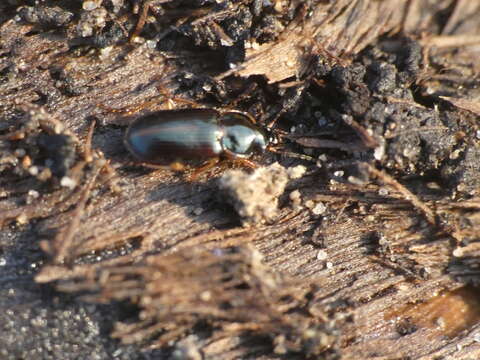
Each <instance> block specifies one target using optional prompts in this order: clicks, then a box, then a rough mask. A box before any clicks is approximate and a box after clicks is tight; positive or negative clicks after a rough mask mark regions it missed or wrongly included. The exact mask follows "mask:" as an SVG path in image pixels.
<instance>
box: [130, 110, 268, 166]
mask: <svg viewBox="0 0 480 360" xmlns="http://www.w3.org/2000/svg"><path fill="white" fill-rule="evenodd" d="M270 141H272V138H271V136H270V134H269V132H267V131H266V130H264V129H263V128H261V127H259V126H257V125H256V124H254V122H253V119H252V118H251V117H250V116H248V115H247V114H244V113H242V112H237V111H225V112H222V111H219V110H215V109H182V110H164V111H159V112H155V113H152V114H149V115H147V116H144V117H141V118H138V119H136V120H135V121H133V122H132V123H131V124H130V126H129V127H128V130H127V132H126V134H125V138H124V142H125V145H126V147H127V148H128V150H129V151H130V152H131V153H132V154H133V156H134V157H135V158H137V160H139V161H141V162H143V163H146V164H152V165H157V164H158V165H160V164H166V163H169V162H171V161H176V160H211V159H218V160H223V159H228V160H234V161H235V160H240V161H248V160H242V159H247V158H249V157H250V156H252V155H254V154H261V153H263V152H264V151H265V150H266V148H267V146H268V145H269V144H270Z"/></svg>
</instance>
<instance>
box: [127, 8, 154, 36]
mask: <svg viewBox="0 0 480 360" xmlns="http://www.w3.org/2000/svg"><path fill="white" fill-rule="evenodd" d="M150 2H151V0H145V1H144V2H143V4H142V7H141V9H140V15H139V17H138V21H137V25H136V26H135V30H133V32H132V35H131V36H130V39H129V41H130V42H134V41H135V38H136V37H137V36H138V35H139V34H140V32H141V31H142V29H143V27H144V26H145V22H146V20H147V15H148V10H149V9H150V5H151V4H150Z"/></svg>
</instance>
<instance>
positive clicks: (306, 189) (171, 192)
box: [0, 0, 480, 360]
mask: <svg viewBox="0 0 480 360" xmlns="http://www.w3.org/2000/svg"><path fill="white" fill-rule="evenodd" d="M167 3H168V2H167ZM273 3H275V4H277V3H282V2H281V1H274V2H273ZM433 3H434V4H433ZM433 3H432V2H427V1H404V2H399V1H392V0H386V1H373V0H370V1H368V0H364V1H361V0H357V1H336V2H317V3H315V2H314V4H313V5H311V6H310V7H308V8H305V9H306V10H302V7H301V6H300V10H298V12H297V15H296V16H295V17H294V18H293V20H292V21H291V22H290V23H289V24H288V25H287V26H286V27H285V29H284V30H283V31H282V32H281V33H280V36H279V37H278V39H277V40H276V41H271V42H266V43H264V44H260V45H258V44H257V45H258V46H257V45H253V46H251V47H250V49H247V52H246V58H245V61H244V62H243V63H241V64H238V65H237V66H236V67H235V68H232V69H231V70H228V71H221V72H217V73H216V74H215V73H214V72H209V70H208V68H209V67H210V66H212V67H214V65H210V63H209V62H212V63H214V61H212V60H211V59H210V57H209V55H208V53H202V52H201V51H198V52H193V51H187V50H185V51H184V52H178V53H175V54H174V53H173V52H172V53H167V52H164V53H160V52H158V51H157V50H156V49H155V48H152V47H150V46H149V43H148V42H145V43H143V44H140V43H123V44H120V45H115V46H110V47H104V48H99V49H95V51H93V50H92V51H91V52H89V51H88V50H82V49H80V50H78V51H77V50H75V49H72V48H73V46H72V43H71V41H72V39H73V38H74V36H73V35H72V32H73V30H72V28H70V27H69V28H67V29H66V30H65V32H64V33H60V34H59V33H55V32H49V31H42V30H37V29H36V28H35V26H34V25H31V24H25V23H21V22H17V21H15V19H13V17H12V18H11V19H4V20H3V23H2V24H1V25H0V46H1V53H0V72H2V73H10V74H11V75H9V77H5V76H4V77H3V78H2V81H1V83H0V107H1V108H0V116H1V117H2V118H4V119H5V120H4V124H5V125H2V128H1V134H0V141H1V142H4V143H5V144H7V143H8V144H18V142H19V141H20V142H22V141H25V143H24V144H23V143H22V144H23V145H22V146H24V147H26V146H27V153H28V154H29V150H28V149H29V148H28V146H30V145H31V146H32V147H34V146H35V145H34V143H31V144H30V143H28V141H27V140H24V139H29V138H32V139H33V138H36V137H37V136H38V134H41V133H47V134H50V135H52V134H64V135H67V136H68V137H70V138H71V139H73V140H72V141H73V144H74V145H72V148H73V149H74V153H75V156H74V157H75V162H74V165H73V166H71V168H70V169H69V170H68V172H67V174H66V175H65V176H57V175H55V174H53V175H52V174H50V176H49V175H48V174H45V177H46V178H47V180H42V178H41V174H40V175H39V174H36V173H33V172H32V171H33V170H32V166H33V165H32V164H30V163H29V161H32V159H33V162H34V165H35V158H34V156H33V155H30V156H29V155H24V154H23V153H22V152H21V151H18V148H15V146H16V145H11V146H10V145H8V146H10V147H8V146H7V148H8V149H11V152H10V153H9V152H8V151H5V152H4V153H3V154H2V155H1V162H0V166H2V175H1V178H0V194H1V196H0V224H2V226H3V227H4V228H7V227H9V226H11V224H17V225H18V229H19V230H18V231H19V232H21V231H22V230H21V229H22V226H28V225H29V224H34V232H35V241H36V243H38V244H40V245H39V246H40V247H41V249H42V251H44V252H45V254H47V255H46V260H45V261H44V263H43V265H42V267H41V269H40V270H39V272H38V273H37V274H36V275H35V280H36V281H37V282H38V283H42V284H43V283H51V282H53V283H54V284H56V285H58V288H59V289H60V290H61V291H65V292H72V293H73V294H78V299H79V300H78V301H83V300H81V299H87V300H89V301H94V302H95V301H96V302H104V303H109V302H111V301H114V300H121V301H126V302H131V303H135V304H138V306H139V308H140V309H141V311H142V314H143V315H142V316H143V318H142V320H141V321H140V320H139V322H138V323H135V324H133V325H132V324H129V325H126V324H117V325H116V328H115V331H114V336H116V337H117V338H120V339H121V340H123V341H124V342H132V343H136V342H139V340H142V341H143V340H145V339H150V338H152V339H153V340H151V341H152V342H151V343H149V344H150V345H152V344H153V345H152V346H165V344H170V345H171V346H172V344H173V346H174V347H175V346H176V347H177V348H182V349H183V348H185V347H186V348H191V347H193V348H196V349H199V350H198V351H200V350H201V352H202V354H203V355H202V356H203V357H204V358H206V359H233V358H262V359H275V358H282V357H284V356H287V357H288V356H290V355H285V354H289V353H288V352H289V351H293V352H294V353H293V354H292V355H291V356H292V357H296V358H299V359H300V358H304V357H306V356H311V357H313V358H322V357H325V358H328V357H331V358H334V357H335V356H339V358H341V359H372V360H373V359H407V358H408V359H464V360H469V359H477V358H480V325H479V319H480V310H479V309H480V302H479V300H478V299H479V297H478V289H476V288H475V284H478V266H479V264H480V262H479V260H478V259H479V249H478V240H479V236H480V235H479V234H480V233H479V231H478V226H479V225H480V223H479V220H478V219H479V215H478V214H479V209H480V204H479V200H478V189H477V190H476V191H473V190H472V191H470V193H469V195H468V196H462V195H456V194H460V190H458V192H456V190H452V191H451V192H447V191H445V192H441V191H437V192H435V191H434V190H432V191H431V192H428V191H423V190H422V189H425V188H426V185H425V184H421V185H418V184H417V185H418V186H417V185H415V184H414V183H410V182H409V180H407V179H408V176H406V177H403V178H402V179H401V180H398V178H400V175H398V174H399V173H400V172H398V173H396V172H395V170H394V169H393V168H388V166H387V165H385V167H383V166H382V165H383V164H380V166H377V167H372V166H371V165H368V166H363V167H362V166H360V167H361V168H362V169H363V170H364V171H365V173H366V174H368V177H369V181H367V182H348V181H340V180H338V179H337V180H338V181H336V180H335V177H334V176H332V175H331V173H330V172H329V171H325V166H324V168H322V169H320V168H318V167H317V166H316V165H314V164H306V166H307V171H306V174H305V175H303V176H302V177H301V178H299V179H295V178H289V180H288V184H287V185H286V187H285V190H284V193H283V194H282V195H281V196H279V199H278V201H279V209H278V211H277V212H276V213H275V215H274V216H273V217H272V218H270V219H268V220H267V221H266V222H265V223H256V224H248V226H242V219H241V217H240V216H239V215H238V214H237V213H236V212H235V211H234V210H233V209H232V207H231V206H229V205H226V204H225V202H226V201H225V196H224V195H219V194H218V193H219V190H218V188H219V183H218V181H221V180H218V179H217V178H216V177H214V176H212V177H207V178H202V179H201V180H199V181H196V182H192V183H190V182H186V181H185V180H184V177H183V175H182V174H178V173H175V172H173V171H170V170H168V169H167V170H156V171H152V170H151V169H145V168H142V167H141V166H137V165H135V166H132V165H131V160H132V159H131V158H130V157H129V156H128V154H127V152H126V151H125V149H124V147H123V144H122V136H123V132H124V130H125V126H124V125H125V124H128V122H130V121H132V120H133V119H135V118H136V117H138V116H141V115H142V114H143V113H145V112H146V111H148V112H150V111H156V110H159V109H168V108H170V107H171V106H172V105H173V106H185V105H184V104H181V102H180V101H175V99H174V98H175V97H177V96H178V97H180V98H183V99H187V100H198V99H191V98H190V97H189V93H188V91H186V90H185V88H183V87H181V86H179V85H178V83H177V82H176V81H175V79H174V77H175V75H176V74H177V73H179V72H184V71H187V70H191V71H192V72H197V71H200V72H201V71H204V72H205V74H208V75H209V76H210V75H212V78H215V79H216V81H223V80H225V79H228V78H229V76H231V75H235V76H236V77H237V79H238V81H243V82H248V77H249V76H251V75H257V76H262V77H263V79H264V80H265V82H266V83H268V84H275V83H278V82H280V85H279V89H282V88H283V89H290V88H291V87H292V86H298V85H299V84H300V85H301V84H306V83H307V81H314V80H313V78H315V75H314V73H313V72H312V66H313V65H312V62H311V60H312V56H313V54H320V55H319V56H321V57H322V58H323V59H324V60H325V62H327V63H337V64H338V63H339V64H342V65H344V66H347V65H349V64H351V63H352V62H355V60H354V59H355V57H356V56H357V55H358V54H359V53H360V52H361V51H362V50H365V48H367V47H369V46H371V47H381V46H384V47H388V46H389V45H391V46H393V47H395V46H397V45H395V44H394V42H393V41H392V42H391V43H388V41H387V42H386V43H385V42H384V43H382V44H381V45H379V44H380V42H379V38H380V37H386V38H388V37H393V36H396V35H397V34H399V33H404V34H410V35H411V36H412V37H416V38H417V39H419V41H420V43H421V44H422V46H423V47H422V54H423V56H424V57H425V58H428V57H429V56H437V57H443V58H445V59H452V57H455V55H454V51H458V53H457V55H458V56H459V57H458V58H459V59H460V58H461V59H468V58H469V57H471V56H473V55H472V54H477V55H478V36H474V35H475V34H478V32H477V33H475V32H476V31H478V29H479V28H480V20H478V19H480V9H479V7H478V5H474V4H473V2H470V1H447V0H443V1H438V2H433ZM242 4H243V2H241V1H240V2H238V4H237V5H238V6H239V7H240V5H242ZM160 5H161V4H160ZM275 6H281V5H275ZM237 10H238V9H236V8H228V9H227V10H225V12H226V13H227V14H228V11H230V12H232V13H234V12H235V11H237ZM439 13H441V14H443V15H444V16H445V14H447V15H449V17H448V19H445V21H446V22H445V23H444V26H443V29H440V28H439V27H438V23H437V20H436V18H437V17H438V16H439ZM199 14H200V15H198V18H197V20H195V21H197V22H198V24H203V23H208V22H209V21H214V24H215V25H214V26H213V29H214V30H215V28H216V27H217V26H219V25H218V23H220V21H221V19H222V16H224V13H222V14H220V15H217V14H210V15H203V13H202V12H200V13H199ZM216 16H218V17H216ZM133 18H134V19H136V17H135V16H133ZM190 20H192V19H190ZM178 21H179V20H178ZM432 24H433V25H432ZM220 30H221V28H220ZM220 30H218V29H217V35H218V36H220V37H221V38H222V37H223V39H224V41H225V39H226V37H228V35H227V34H222V31H220ZM434 30H436V31H437V33H434ZM440 30H442V31H440ZM455 37H458V38H455ZM448 39H458V40H459V43H458V44H457V45H456V46H452V43H451V42H448V41H447V40H448ZM230 40H231V39H230ZM429 40H431V41H432V42H429ZM160 41H161V40H160ZM232 41H233V40H232ZM252 41H253V40H252ZM432 44H433V45H432ZM459 48H461V49H462V50H458V49H459ZM172 59H173V60H172ZM460 62H461V61H460ZM473 63H474V65H476V68H474V69H473V70H472V69H470V70H471V71H472V72H471V73H466V72H463V73H462V72H461V71H460V70H459V71H458V73H457V74H456V76H457V79H458V78H460V79H463V80H465V79H466V78H467V77H469V76H470V75H469V74H472V73H473V74H475V75H473V79H475V78H476V76H477V75H476V74H478V69H479V64H480V62H479V61H473ZM459 67H460V66H459ZM199 69H200V70H199ZM428 70H431V72H428ZM440 75H441V71H438V72H437V71H436V70H434V69H432V68H430V69H428V66H427V65H425V71H424V72H423V73H422V77H420V76H419V77H418V78H417V79H416V80H417V81H418V83H419V84H420V82H421V81H423V83H422V86H425V88H427V87H428V86H427V85H425V84H430V85H431V86H432V87H435V86H436V85H437V84H438V83H439V82H441V81H442V79H441V78H440ZM471 79H472V78H471ZM287 80H288V81H289V82H283V83H282V81H287ZM450 80H451V79H450ZM225 81H227V80H225ZM419 86H420V85H419ZM164 90H165V91H167V92H168V93H171V94H176V95H175V96H173V95H172V97H173V99H171V100H168V101H166V100H165V96H164V95H163V94H162V91H164ZM452 91H453V92H452ZM452 91H450V92H448V91H446V92H445V93H443V94H442V97H441V98H440V97H437V98H435V99H434V100H432V101H433V102H434V103H435V104H445V103H446V102H448V103H449V104H450V106H452V110H450V111H451V113H452V114H453V115H452V118H453V119H456V120H457V121H458V122H464V123H466V124H470V125H468V126H470V128H472V129H473V130H472V134H475V131H477V132H478V130H475V129H478V99H479V97H477V95H478V94H476V92H475V91H473V90H472V92H470V93H468V94H465V95H464V94H462V93H461V91H460V90H458V91H457V92H455V91H456V90H452ZM380 101H382V102H384V103H389V102H390V103H394V104H395V106H398V107H399V108H402V111H406V112H407V111H410V110H411V109H412V108H416V109H422V111H423V109H426V105H425V104H421V103H418V102H416V100H415V99H410V100H408V101H407V100H405V99H400V100H398V99H397V101H396V99H394V98H388V97H387V96H385V97H384V98H382V99H381V100H380ZM144 102H147V103H148V105H143V107H144V108H143V109H142V110H140V111H138V112H136V111H131V114H128V116H125V114H119V113H117V112H115V111H113V110H112V109H129V108H130V109H131V108H134V107H135V106H137V105H139V104H142V103H144ZM285 109H286V110H285ZM285 109H281V110H280V111H279V113H286V112H288V111H289V110H288V109H287V107H286V106H285ZM425 111H427V110H425ZM428 111H429V112H430V113H431V114H433V113H435V109H434V107H433V106H432V107H431V108H428ZM266 112H268V110H266ZM16 113H21V115H20V116H17V115H16ZM19 119H20V120H19ZM94 119H95V123H94V126H95V127H94V128H93V127H91V126H92V123H93V120H94ZM363 126H366V125H363V124H362V125H358V127H357V129H356V130H355V131H357V133H358V132H361V131H363V130H362V129H363ZM352 127H353V126H352ZM434 130H435V129H434ZM89 131H93V133H92V132H90V133H89ZM392 131H397V130H392ZM398 131H400V130H398ZM452 131H453V130H452ZM89 134H90V135H89ZM368 134H371V132H365V134H364V135H365V137H367V136H369V135H368ZM90 136H91V139H90ZM394 136H396V135H395V133H394V135H393V136H392V137H394ZM461 136H464V138H468V139H469V141H470V142H469V146H470V147H471V148H472V149H475V148H476V149H478V147H479V146H480V145H479V142H478V138H477V139H475V138H474V137H472V136H471V134H470V133H468V132H467V133H466V132H465V131H464V132H463V134H460V131H458V132H456V133H455V134H452V136H451V137H452V138H456V139H457V138H459V137H461ZM385 138H386V139H387V140H388V137H387V136H386V137H385ZM90 141H91V144H90ZM32 144H33V145H32ZM298 144H302V141H300V140H299V142H298ZM303 144H306V146H309V145H308V144H310V146H309V147H311V148H314V149H315V148H316V147H317V144H315V143H314V142H312V141H311V142H309V143H308V144H307V140H303ZM345 144H346V145H345ZM364 144H365V142H364ZM354 145H356V144H354V143H351V144H350V143H349V142H347V141H346V142H345V143H344V145H342V149H345V148H347V149H349V148H353V147H354ZM349 146H351V147H349ZM372 146H373V145H372ZM332 147H333V148H335V146H333V145H332ZM373 147H374V146H373ZM367 148H368V146H367ZM15 151H16V152H15ZM452 153H453V151H452ZM275 160H280V162H281V163H282V164H283V165H284V166H286V167H288V166H289V165H292V164H297V163H302V160H298V161H297V162H295V161H296V160H285V159H282V158H281V157H278V158H277V157H276V155H275V154H269V155H267V156H266V157H265V159H264V160H263V161H264V163H271V162H274V161H275ZM477 160H478V158H477ZM338 161H339V162H342V161H343V162H345V163H348V162H349V161H350V162H353V161H354V162H358V163H362V161H361V160H360V159H358V160H357V159H353V156H352V158H351V159H345V157H342V156H339V157H338ZM472 163H473V164H474V163H475V159H474V160H472ZM39 164H40V163H39ZM42 164H43V163H42ZM385 164H386V163H385ZM42 166H43V165H41V164H40V165H38V167H39V169H40V170H42ZM369 166H370V167H369ZM15 168H16V169H19V170H13V169H15ZM327 168H328V166H327ZM470 170H471V171H472V173H473V174H475V172H476V171H477V168H475V167H474V166H473V167H470ZM389 173H390V174H393V175H388V174H389ZM32 174H33V175H32ZM397 175H398V176H397ZM62 181H63V182H62ZM247 181H254V180H247ZM266 181H273V180H271V179H270V180H266ZM422 181H423V180H422ZM48 184H50V185H48ZM71 184H73V185H71ZM401 184H408V186H404V185H401ZM412 184H413V185H412ZM70 185H71V186H70ZM32 191H33V192H32ZM32 194H33V195H32ZM295 199H297V200H295ZM227 202H228V200H227ZM320 208H321V209H322V210H321V211H320V210H318V209H320ZM32 226H33V225H32ZM220 250H221V251H220ZM219 251H220V254H219V255H217V256H216V257H215V256H213V255H212V254H216V252H219ZM224 274H227V275H228V276H230V277H231V278H232V280H228V281H231V282H232V284H233V285H232V284H230V283H228V281H226V280H225V279H224V276H223V275H224ZM225 282H227V283H225ZM472 283H473V284H474V285H471V284H472ZM230 285H231V286H230ZM235 286H237V288H236V287H235ZM177 291H178V293H177ZM82 292H87V293H88V294H87V295H85V294H84V293H82ZM80 293H81V294H80ZM202 294H203V295H202ZM212 294H213V295H212ZM202 296H203V297H202ZM282 296H284V297H282ZM285 298H288V300H285ZM235 299H239V302H240V303H241V304H240V305H238V304H237V305H231V304H234V303H235V301H234V300H235ZM221 301H224V302H225V303H230V305H231V306H232V310H231V311H230V312H229V311H227V310H224V309H221ZM242 301H243V302H242ZM235 306H238V307H235ZM162 307H168V309H169V312H165V311H164V310H163V308H162ZM220 309H221V310H220ZM292 309H296V310H295V311H294V310H292ZM299 309H301V310H299ZM198 321H204V322H206V323H207V324H209V325H211V326H212V327H213V329H214V330H213V331H212V335H211V336H210V338H208V339H207V340H205V339H204V340H202V341H196V342H195V344H194V345H191V344H190V345H188V341H189V340H188V337H187V334H189V333H190V332H191V331H192V327H193V326H194V325H196V324H197V322H198ZM313 328H315V329H316V331H318V332H317V333H315V335H312V336H313V337H314V338H315V341H316V346H312V348H314V349H313V350H311V351H310V352H309V351H307V350H305V348H306V345H305V344H306V343H308V341H310V340H311V339H310V338H309V337H308V336H310V335H308V334H310V333H309V332H308V331H312V329H313ZM158 332H160V333H161V335H158V334H157V333H158ZM255 336H260V338H261V337H266V338H268V339H270V340H269V341H270V342H269V341H265V342H262V341H260V342H256V343H252V339H255ZM289 336H290V337H291V338H289ZM320 338H321V339H320ZM169 342H170V343H169ZM272 343H273V345H272ZM185 344H187V345H185ZM199 356H200V355H199ZM191 358H195V356H193V355H192V357H191Z"/></svg>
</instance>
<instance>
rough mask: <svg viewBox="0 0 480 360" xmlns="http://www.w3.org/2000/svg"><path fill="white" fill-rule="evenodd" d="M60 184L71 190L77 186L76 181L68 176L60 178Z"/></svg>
mask: <svg viewBox="0 0 480 360" xmlns="http://www.w3.org/2000/svg"><path fill="white" fill-rule="evenodd" d="M60 185H62V186H63V187H66V188H69V189H70V190H73V189H75V186H77V182H76V181H75V180H73V179H72V178H70V177H68V176H64V177H62V179H61V180H60Z"/></svg>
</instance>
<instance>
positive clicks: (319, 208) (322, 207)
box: [312, 202, 327, 215]
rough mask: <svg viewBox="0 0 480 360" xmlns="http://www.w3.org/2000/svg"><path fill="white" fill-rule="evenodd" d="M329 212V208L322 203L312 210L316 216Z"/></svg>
mask: <svg viewBox="0 0 480 360" xmlns="http://www.w3.org/2000/svg"><path fill="white" fill-rule="evenodd" d="M326 210H327V207H326V206H325V204H324V203H322V202H319V203H318V204H317V205H315V207H314V208H313V209H312V212H313V213H314V214H315V215H321V214H323V213H325V211H326Z"/></svg>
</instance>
